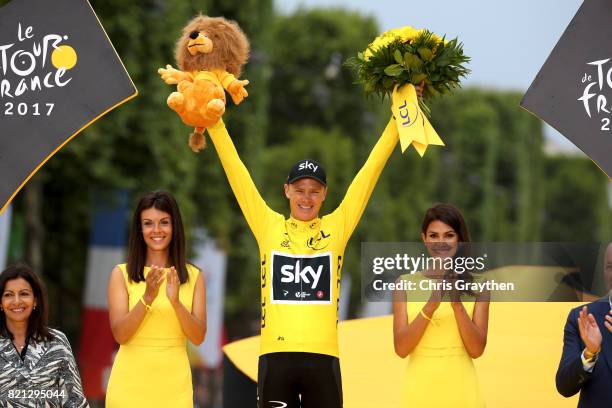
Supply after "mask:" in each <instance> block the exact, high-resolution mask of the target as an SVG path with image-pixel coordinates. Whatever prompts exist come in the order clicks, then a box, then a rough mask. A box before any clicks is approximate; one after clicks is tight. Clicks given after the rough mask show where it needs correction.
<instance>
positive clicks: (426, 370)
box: [401, 273, 485, 408]
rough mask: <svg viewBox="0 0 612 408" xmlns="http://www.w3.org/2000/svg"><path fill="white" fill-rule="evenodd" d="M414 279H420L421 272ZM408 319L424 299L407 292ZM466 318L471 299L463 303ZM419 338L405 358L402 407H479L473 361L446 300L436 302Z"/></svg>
mask: <svg viewBox="0 0 612 408" xmlns="http://www.w3.org/2000/svg"><path fill="white" fill-rule="evenodd" d="M415 275H420V277H417V279H419V278H420V279H424V278H423V277H422V275H421V274H420V273H419V274H415ZM407 296H408V302H407V303H406V307H407V311H408V320H409V321H413V320H414V319H415V318H416V317H417V316H418V315H419V313H420V311H421V309H422V308H423V306H424V305H425V302H410V293H409V292H408V293H407ZM463 305H464V307H465V310H466V311H467V313H468V315H469V316H470V317H472V316H473V313H474V302H466V301H464V302H463ZM432 320H433V321H432V322H430V323H429V325H428V326H427V328H426V329H425V333H423V337H421V341H420V342H419V344H418V345H417V346H416V348H415V349H414V350H413V351H412V353H410V356H409V357H408V365H407V367H406V374H405V377H404V382H403V387H402V404H401V406H402V407H405V408H414V407H419V408H449V407H452V408H482V407H484V406H485V403H484V400H483V398H482V396H481V394H480V389H479V385H478V377H477V375H476V369H475V368H474V362H473V361H472V358H471V357H470V356H469V355H468V354H467V351H466V350H465V347H464V346H463V341H462V340H461V334H460V333H459V328H458V326H457V322H456V320H455V315H454V312H453V309H452V307H451V304H450V302H442V303H440V307H438V309H437V310H436V312H435V313H434V315H433V318H432Z"/></svg>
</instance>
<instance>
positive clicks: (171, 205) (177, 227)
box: [127, 191, 189, 284]
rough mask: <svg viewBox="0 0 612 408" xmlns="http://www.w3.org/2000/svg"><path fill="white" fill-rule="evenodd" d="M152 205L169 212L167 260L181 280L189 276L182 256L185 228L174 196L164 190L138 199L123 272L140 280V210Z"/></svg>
mask: <svg viewBox="0 0 612 408" xmlns="http://www.w3.org/2000/svg"><path fill="white" fill-rule="evenodd" d="M149 208H155V209H156V210H159V211H163V212H165V213H168V214H170V217H171V219H172V240H171V241H170V247H169V248H168V250H169V252H170V261H171V262H172V266H174V267H175V268H176V272H177V273H178V276H179V280H180V281H181V284H183V283H185V282H187V281H188V280H189V274H188V273H187V263H186V259H185V230H184V229H183V220H182V218H181V212H180V210H179V207H178V204H177V203H176V200H175V199H174V197H172V195H171V194H170V193H168V192H167V191H152V192H150V193H147V194H145V195H144V197H142V198H141V199H140V201H139V202H138V205H137V206H136V210H135V211H134V215H133V217H132V225H131V227H130V238H129V243H128V257H127V273H128V277H129V279H130V280H131V281H132V282H141V281H144V280H145V278H144V272H143V269H144V267H145V261H146V258H147V244H146V243H145V241H144V238H143V237H142V225H141V224H142V223H141V221H140V214H141V213H142V212H143V211H144V210H148V209H149Z"/></svg>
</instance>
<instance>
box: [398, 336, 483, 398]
mask: <svg viewBox="0 0 612 408" xmlns="http://www.w3.org/2000/svg"><path fill="white" fill-rule="evenodd" d="M431 351H432V353H426V354H411V355H410V357H409V361H408V366H407V368H406V376H405V377H404V385H403V387H402V390H403V395H402V405H401V406H402V407H406V408H408V407H411V408H413V407H419V408H449V407H452V408H482V407H484V406H485V404H484V401H483V399H482V396H481V395H480V391H479V386H478V378H477V376H476V370H475V368H474V362H473V361H472V359H471V358H470V356H468V355H467V354H466V352H465V349H463V348H457V350H456V352H455V353H453V352H452V351H453V350H435V351H434V350H431ZM449 351H450V352H449Z"/></svg>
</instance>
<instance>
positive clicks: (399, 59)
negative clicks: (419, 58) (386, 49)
mask: <svg viewBox="0 0 612 408" xmlns="http://www.w3.org/2000/svg"><path fill="white" fill-rule="evenodd" d="M393 57H394V58H395V62H397V63H398V64H400V65H403V64H404V59H403V58H402V52H401V51H400V50H399V49H397V50H395V52H394V53H393Z"/></svg>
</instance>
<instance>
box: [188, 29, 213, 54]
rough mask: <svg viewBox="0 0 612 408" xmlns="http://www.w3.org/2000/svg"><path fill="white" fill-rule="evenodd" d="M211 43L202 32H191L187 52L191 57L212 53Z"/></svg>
mask: <svg viewBox="0 0 612 408" xmlns="http://www.w3.org/2000/svg"><path fill="white" fill-rule="evenodd" d="M212 49H213V42H212V40H211V39H210V38H209V37H208V35H207V34H206V33H204V32H199V31H192V32H191V33H190V34H189V41H187V51H189V54H191V55H197V54H208V53H210V52H212Z"/></svg>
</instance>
